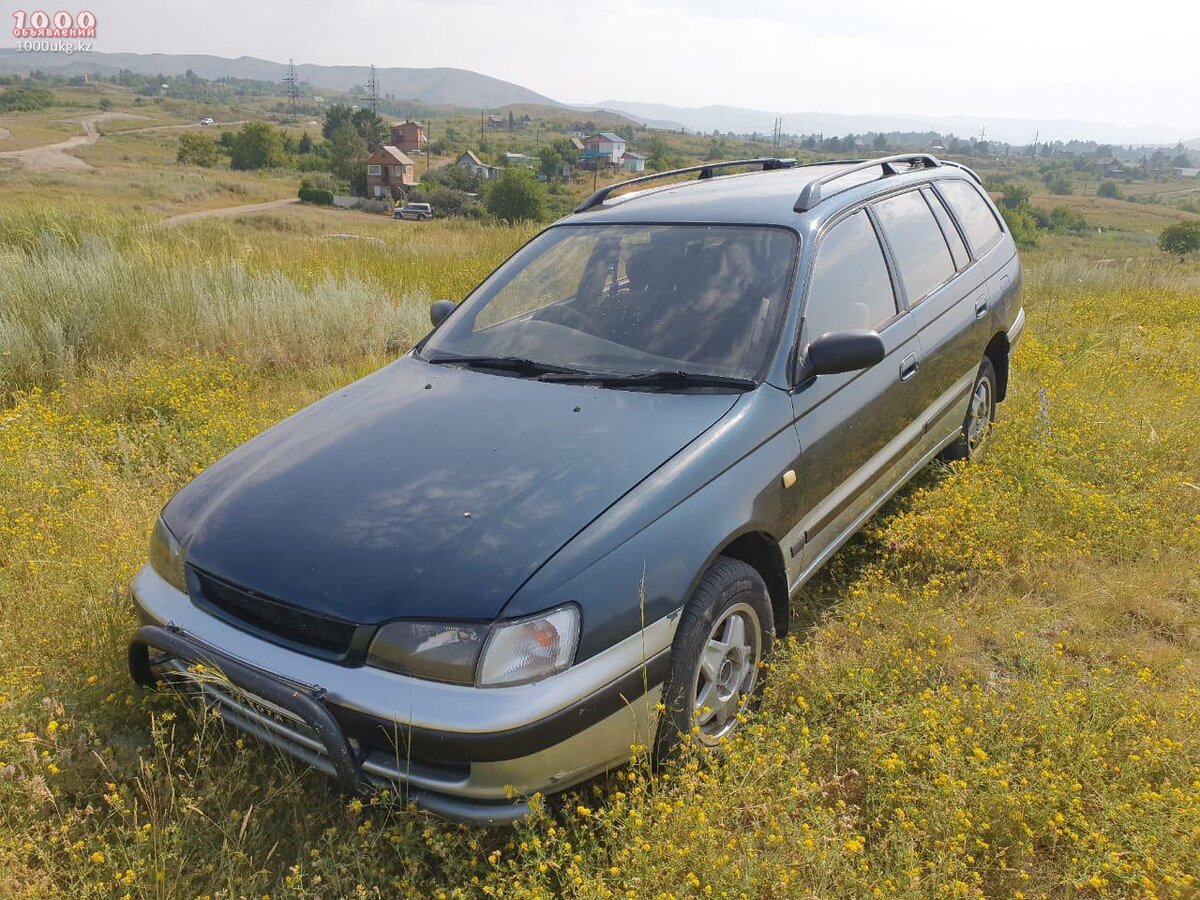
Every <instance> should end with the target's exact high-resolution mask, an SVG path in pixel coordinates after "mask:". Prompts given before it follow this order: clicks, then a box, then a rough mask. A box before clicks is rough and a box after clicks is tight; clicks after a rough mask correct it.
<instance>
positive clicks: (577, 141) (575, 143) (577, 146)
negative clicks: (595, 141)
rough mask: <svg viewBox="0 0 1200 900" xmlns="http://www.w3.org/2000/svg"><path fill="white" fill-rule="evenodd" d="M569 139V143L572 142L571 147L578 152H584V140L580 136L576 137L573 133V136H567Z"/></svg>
mask: <svg viewBox="0 0 1200 900" xmlns="http://www.w3.org/2000/svg"><path fill="white" fill-rule="evenodd" d="M567 141H568V143H570V145H571V149H572V150H574V151H575V152H576V153H582V152H583V140H582V139H581V138H578V137H575V136H574V135H572V136H571V137H569V138H567Z"/></svg>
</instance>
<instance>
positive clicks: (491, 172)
mask: <svg viewBox="0 0 1200 900" xmlns="http://www.w3.org/2000/svg"><path fill="white" fill-rule="evenodd" d="M454 164H455V165H456V166H458V167H459V168H462V169H467V170H468V171H469V172H470V173H471V174H472V175H478V176H479V177H480V178H495V177H496V176H497V175H499V174H500V169H498V168H497V167H496V166H489V165H488V164H487V163H485V162H484V161H483V160H482V159H480V158H479V157H478V156H476V155H475V152H474V151H473V150H467V151H464V153H463V155H462V156H460V157H459V158H458V159H456V160H455V161H454Z"/></svg>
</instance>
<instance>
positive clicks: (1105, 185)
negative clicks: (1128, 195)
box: [1096, 181, 1121, 200]
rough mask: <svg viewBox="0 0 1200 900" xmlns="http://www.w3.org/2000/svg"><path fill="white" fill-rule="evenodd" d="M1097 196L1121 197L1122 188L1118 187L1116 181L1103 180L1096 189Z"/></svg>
mask: <svg viewBox="0 0 1200 900" xmlns="http://www.w3.org/2000/svg"><path fill="white" fill-rule="evenodd" d="M1096 196H1097V197H1108V198H1109V199H1110V200H1120V199H1121V189H1120V188H1119V187H1117V183H1116V182H1115V181H1102V182H1100V187H1099V188H1098V189H1097V190H1096Z"/></svg>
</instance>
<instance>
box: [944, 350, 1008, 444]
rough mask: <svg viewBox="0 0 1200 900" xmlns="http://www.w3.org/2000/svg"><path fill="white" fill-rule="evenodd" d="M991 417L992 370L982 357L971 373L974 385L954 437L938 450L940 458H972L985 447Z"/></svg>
mask: <svg viewBox="0 0 1200 900" xmlns="http://www.w3.org/2000/svg"><path fill="white" fill-rule="evenodd" d="M995 419H996V369H995V368H994V367H993V366H992V361H991V360H990V359H988V358H987V357H986V356H985V357H984V358H983V362H982V363H980V366H979V373H978V374H977V375H976V376H975V384H973V385H972V386H971V400H970V402H969V403H968V404H967V415H966V418H965V419H963V424H962V429H961V431H960V432H959V435H958V439H957V440H956V441H955V442H954V443H953V444H951V445H950V446H949V447H947V448H946V449H945V450H943V451H942V459H945V460H955V459H966V460H972V459H975V458H976V457H977V456H978V455H979V452H980V451H981V450H982V449H983V448H984V447H985V446H987V438H988V434H989V433H990V432H991V429H992V422H993V421H995Z"/></svg>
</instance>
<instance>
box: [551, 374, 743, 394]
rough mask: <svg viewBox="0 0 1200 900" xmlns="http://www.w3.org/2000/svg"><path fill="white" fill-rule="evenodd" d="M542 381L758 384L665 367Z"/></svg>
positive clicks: (739, 387)
mask: <svg viewBox="0 0 1200 900" xmlns="http://www.w3.org/2000/svg"><path fill="white" fill-rule="evenodd" d="M539 380H540V381H558V382H566V383H569V384H600V385H605V386H608V387H663V388H672V387H680V388H691V387H717V388H729V389H731V390H736V391H749V390H752V389H753V388H755V387H757V383H756V382H754V381H751V380H750V379H749V378H734V377H731V376H729V375H708V374H705V373H703V372H683V371H679V370H675V371H667V370H663V369H659V370H656V371H653V372H642V373H640V374H633V375H622V374H618V373H614V372H586V373H582V372H581V373H571V372H565V373H557V372H550V373H547V374H545V375H542V376H540V378H539Z"/></svg>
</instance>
